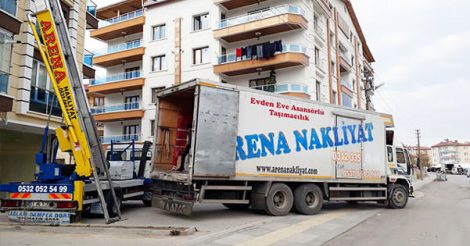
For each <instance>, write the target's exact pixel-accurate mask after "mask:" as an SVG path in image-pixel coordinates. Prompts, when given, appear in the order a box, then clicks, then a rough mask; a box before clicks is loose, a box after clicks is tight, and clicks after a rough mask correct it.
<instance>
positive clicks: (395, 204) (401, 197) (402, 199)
mask: <svg viewBox="0 0 470 246" xmlns="http://www.w3.org/2000/svg"><path fill="white" fill-rule="evenodd" d="M406 203H408V189H406V187H405V186H403V185H401V184H394V185H393V186H392V191H391V194H390V195H389V198H388V207H389V208H392V209H398V208H404V207H405V206H406Z"/></svg>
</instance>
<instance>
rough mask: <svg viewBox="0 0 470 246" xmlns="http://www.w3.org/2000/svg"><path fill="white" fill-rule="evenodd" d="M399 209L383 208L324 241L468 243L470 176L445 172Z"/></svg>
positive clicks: (449, 245)
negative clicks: (445, 175) (444, 178)
mask: <svg viewBox="0 0 470 246" xmlns="http://www.w3.org/2000/svg"><path fill="white" fill-rule="evenodd" d="M422 192H423V194H424V196H422V197H421V198H417V199H411V200H410V202H409V204H408V206H407V208H406V209H402V210H391V209H386V210H382V211H381V212H380V213H379V214H377V215H375V216H374V217H372V218H370V219H368V220H366V221H364V222H363V223H361V224H359V225H358V226H356V227H354V228H353V229H351V230H349V231H348V232H346V233H344V234H342V235H341V236H339V237H337V238H335V239H333V240H331V241H329V242H328V243H326V244H325V245H326V246H333V245H361V246H363V245H365V246H367V245H371V246H376V245H382V246H386V245H393V246H397V245H400V246H406V245H427V246H433V245H436V246H442V245H444V246H460V245H462V246H463V245H470V179H469V178H467V177H465V176H453V175H448V181H447V182H434V183H433V184H432V185H428V186H425V187H424V188H423V190H422Z"/></svg>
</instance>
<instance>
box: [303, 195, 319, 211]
mask: <svg viewBox="0 0 470 246" xmlns="http://www.w3.org/2000/svg"><path fill="white" fill-rule="evenodd" d="M305 204H306V205H307V206H308V207H310V208H312V207H315V206H316V205H317V199H315V194H313V192H308V193H307V195H305Z"/></svg>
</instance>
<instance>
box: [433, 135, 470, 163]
mask: <svg viewBox="0 0 470 246" xmlns="http://www.w3.org/2000/svg"><path fill="white" fill-rule="evenodd" d="M431 149H432V164H433V165H437V164H463V163H466V164H470V142H465V143H459V142H458V141H457V140H456V141H450V140H449V139H445V140H444V141H442V142H440V143H438V144H436V145H433V146H431Z"/></svg>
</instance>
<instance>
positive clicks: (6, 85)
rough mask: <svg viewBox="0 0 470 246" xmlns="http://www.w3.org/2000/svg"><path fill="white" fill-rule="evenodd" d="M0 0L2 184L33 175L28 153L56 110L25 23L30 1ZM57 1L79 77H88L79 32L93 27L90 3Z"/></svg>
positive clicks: (54, 123) (57, 116) (54, 121)
mask: <svg viewBox="0 0 470 246" xmlns="http://www.w3.org/2000/svg"><path fill="white" fill-rule="evenodd" d="M0 2H1V5H0V7H1V8H0V53H1V62H2V64H1V71H0V83H1V84H0V100H1V101H0V105H1V106H0V160H1V161H0V182H6V181H12V179H15V180H17V179H18V178H19V179H23V180H27V179H32V178H33V175H34V171H35V164H34V155H35V153H36V152H38V151H39V150H40V145H41V139H42V134H43V131H44V127H45V126H46V124H47V121H48V112H52V113H51V115H52V116H51V121H50V123H51V124H50V126H51V128H52V130H53V129H55V128H56V127H58V126H59V125H60V123H61V121H62V117H61V115H62V113H61V110H60V108H59V106H58V102H57V100H56V99H55V95H54V92H53V90H52V85H51V83H50V79H49V77H48V74H47V72H46V69H45V67H44V63H43V62H42V58H41V56H40V53H39V51H38V49H37V48H36V47H37V45H36V44H35V40H34V36H33V33H32V31H31V30H30V27H29V24H28V23H27V22H26V21H27V15H28V14H30V13H33V12H35V11H36V5H35V2H34V1H30V0H2V1H0ZM60 3H61V7H62V11H63V14H64V17H65V19H66V22H67V25H68V31H69V35H70V40H71V42H72V46H73V48H74V49H75V54H76V59H77V61H78V64H79V66H80V68H81V70H82V71H83V77H84V78H92V77H94V69H92V68H91V66H90V65H86V64H84V60H86V59H85V52H84V42H85V30H86V29H87V28H88V29H90V28H96V27H97V26H96V25H97V20H96V18H95V17H94V16H93V15H94V9H95V8H96V6H94V5H93V3H92V2H91V1H87V0H61V1H60ZM52 130H51V134H53V133H54V131H52ZM12 173H15V175H12Z"/></svg>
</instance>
